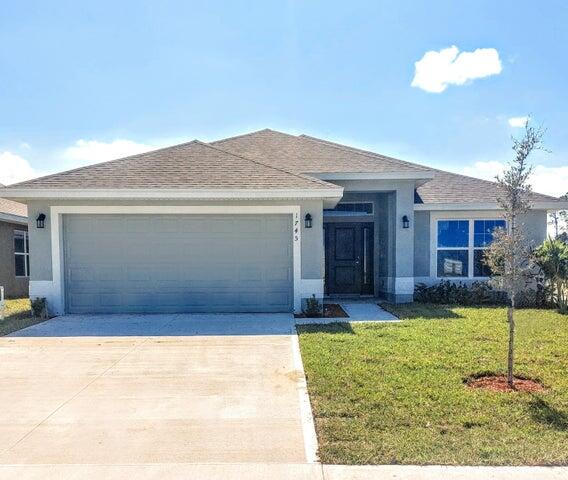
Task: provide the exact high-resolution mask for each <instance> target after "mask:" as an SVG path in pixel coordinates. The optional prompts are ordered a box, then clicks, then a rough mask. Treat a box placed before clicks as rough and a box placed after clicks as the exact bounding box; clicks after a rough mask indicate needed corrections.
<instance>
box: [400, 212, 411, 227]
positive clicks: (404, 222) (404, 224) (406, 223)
mask: <svg viewBox="0 0 568 480" xmlns="http://www.w3.org/2000/svg"><path fill="white" fill-rule="evenodd" d="M409 227H410V220H408V217H407V216H406V215H403V216H402V228H409Z"/></svg>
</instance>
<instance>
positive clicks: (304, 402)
mask: <svg viewBox="0 0 568 480" xmlns="http://www.w3.org/2000/svg"><path fill="white" fill-rule="evenodd" d="M291 341H292V357H293V362H294V369H295V370H297V371H298V372H300V373H301V375H299V376H298V380H297V390H298V396H299V401H300V421H301V422H302V433H303V435H304V450H305V452H306V461H307V462H308V463H318V462H319V459H318V437H317V435H316V428H315V424H314V417H313V415H312V406H311V404H310V396H309V395H308V384H307V382H306V374H305V372H304V364H303V362H302V354H301V353H300V341H299V339H298V333H297V331H295V329H294V332H293V333H292V336H291Z"/></svg>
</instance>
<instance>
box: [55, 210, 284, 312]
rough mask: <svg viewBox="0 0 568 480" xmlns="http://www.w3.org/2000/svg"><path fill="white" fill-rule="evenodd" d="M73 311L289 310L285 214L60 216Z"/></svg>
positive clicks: (68, 295)
mask: <svg viewBox="0 0 568 480" xmlns="http://www.w3.org/2000/svg"><path fill="white" fill-rule="evenodd" d="M63 228H64V250H65V259H64V261H65V264H64V265H65V292H66V307H67V311H68V312H70V313H131V312H132V313H136V312H144V313H159V312H289V311H291V310H292V306H293V268H292V264H293V262H292V219H291V216H290V215H254V216H253V215H64V217H63Z"/></svg>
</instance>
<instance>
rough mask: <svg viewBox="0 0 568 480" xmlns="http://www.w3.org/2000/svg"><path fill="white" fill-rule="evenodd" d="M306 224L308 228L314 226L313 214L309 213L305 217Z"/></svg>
mask: <svg viewBox="0 0 568 480" xmlns="http://www.w3.org/2000/svg"><path fill="white" fill-rule="evenodd" d="M304 225H305V227H306V228H312V216H311V215H310V214H309V213H306V216H305V217H304Z"/></svg>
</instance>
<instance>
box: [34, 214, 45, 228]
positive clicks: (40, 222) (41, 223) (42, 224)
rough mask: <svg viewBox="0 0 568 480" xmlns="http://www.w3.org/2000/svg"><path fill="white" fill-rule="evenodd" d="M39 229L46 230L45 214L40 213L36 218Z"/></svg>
mask: <svg viewBox="0 0 568 480" xmlns="http://www.w3.org/2000/svg"><path fill="white" fill-rule="evenodd" d="M36 226H37V228H45V213H40V214H39V215H38V216H37V218H36Z"/></svg>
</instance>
